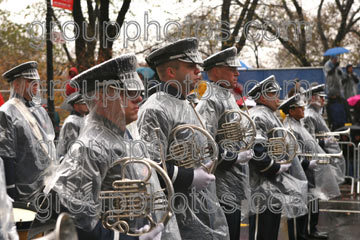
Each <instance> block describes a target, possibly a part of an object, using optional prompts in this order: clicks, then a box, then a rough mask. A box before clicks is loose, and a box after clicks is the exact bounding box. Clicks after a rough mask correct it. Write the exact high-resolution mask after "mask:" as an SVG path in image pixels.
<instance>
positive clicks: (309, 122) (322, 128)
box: [303, 105, 345, 183]
mask: <svg viewBox="0 0 360 240" xmlns="http://www.w3.org/2000/svg"><path fill="white" fill-rule="evenodd" d="M303 121H304V127H305V128H306V129H307V130H308V132H309V133H310V134H311V135H313V136H315V134H316V133H324V132H330V129H329V128H328V126H327V125H326V122H325V120H324V118H323V117H322V116H321V114H320V108H319V107H317V106H315V105H309V106H307V107H306V109H305V118H304V120H303ZM324 150H325V152H326V153H339V152H340V151H341V149H340V147H339V144H338V143H333V144H330V145H328V146H324ZM331 164H332V165H333V166H334V167H335V169H334V171H335V172H334V174H335V177H336V180H337V182H338V183H342V182H344V178H345V158H344V157H341V158H332V159H331Z"/></svg>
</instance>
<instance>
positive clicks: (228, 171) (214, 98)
mask: <svg viewBox="0 0 360 240" xmlns="http://www.w3.org/2000/svg"><path fill="white" fill-rule="evenodd" d="M203 96H204V98H203V99H201V100H200V102H199V104H198V105H197V106H196V110H197V111H198V112H199V113H200V114H201V116H202V117H203V119H204V121H205V123H206V127H207V128H208V130H209V132H210V133H211V135H212V136H213V138H214V139H216V133H217V131H218V128H219V127H220V126H219V125H218V124H221V122H220V118H221V117H222V115H223V114H224V112H225V111H227V110H236V111H241V110H240V109H239V106H238V105H237V103H236V101H235V98H234V96H233V94H232V93H231V92H230V91H229V90H228V89H226V88H223V87H221V86H218V85H217V84H215V83H212V82H211V83H208V84H207V90H206V92H205V93H204V95H203ZM219 147H220V146H219ZM219 161H226V160H224V159H219ZM235 161H236V159H235ZM220 164H221V163H220ZM248 171H249V167H248V164H247V163H246V164H241V165H240V164H236V163H233V164H231V165H230V166H226V167H224V168H223V167H221V165H220V166H219V167H218V168H217V169H216V171H215V176H216V191H217V196H218V198H219V200H220V202H222V203H223V204H225V205H228V204H229V202H224V201H225V196H229V194H231V195H232V197H235V199H234V201H232V203H231V204H235V205H236V207H237V208H239V209H240V207H241V201H242V200H249V197H250V186H249V176H248ZM242 207H244V206H242ZM242 214H244V212H243V211H242Z"/></svg>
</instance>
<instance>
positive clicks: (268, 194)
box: [249, 105, 308, 218]
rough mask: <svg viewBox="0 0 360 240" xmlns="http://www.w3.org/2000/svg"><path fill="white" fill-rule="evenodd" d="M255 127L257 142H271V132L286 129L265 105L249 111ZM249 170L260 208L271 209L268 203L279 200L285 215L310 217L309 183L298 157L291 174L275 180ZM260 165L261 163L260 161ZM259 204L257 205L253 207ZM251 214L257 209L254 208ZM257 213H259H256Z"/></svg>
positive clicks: (254, 193) (253, 192)
mask: <svg viewBox="0 0 360 240" xmlns="http://www.w3.org/2000/svg"><path fill="white" fill-rule="evenodd" d="M249 113H250V116H251V117H252V119H253V120H254V122H255V125H256V131H257V134H256V142H257V141H259V142H265V143H266V142H268V132H269V131H270V130H271V129H273V128H275V127H283V125H282V123H281V122H280V120H279V119H278V118H277V117H276V115H275V113H274V112H273V111H272V110H271V109H270V108H268V107H266V106H264V105H257V106H255V107H253V108H251V109H250V110H249ZM252 161H253V160H250V162H249V167H250V187H251V191H252V198H254V197H255V196H257V197H259V196H258V195H261V198H262V200H260V201H261V202H260V201H259V205H260V206H259V207H260V209H261V208H264V207H270V206H269V204H268V201H270V200H271V201H274V202H276V200H278V202H281V203H280V207H281V209H282V213H283V214H284V216H286V217H288V218H294V217H298V216H301V215H304V214H306V213H307V203H306V200H307V192H308V186H307V184H308V183H307V180H306V175H305V173H304V171H303V169H302V167H301V164H300V162H299V159H298V158H297V157H295V158H294V159H293V160H292V162H291V167H290V169H289V173H287V172H282V173H280V174H277V175H276V177H274V178H267V177H265V176H264V175H262V174H261V173H258V172H257V170H255V169H254V168H253V167H252ZM260 161H261V160H260ZM253 204H256V203H253ZM251 210H252V211H256V208H254V207H252V208H251ZM255 213H256V212H255Z"/></svg>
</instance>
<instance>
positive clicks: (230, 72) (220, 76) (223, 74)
mask: <svg viewBox="0 0 360 240" xmlns="http://www.w3.org/2000/svg"><path fill="white" fill-rule="evenodd" d="M215 68H216V69H215V71H216V72H215V74H216V78H217V80H222V81H227V82H228V83H229V84H226V85H225V84H224V85H223V86H224V87H226V88H235V87H236V83H237V79H238V76H239V71H238V70H237V68H236V67H228V66H218V67H215Z"/></svg>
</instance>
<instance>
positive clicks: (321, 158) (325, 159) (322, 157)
mask: <svg viewBox="0 0 360 240" xmlns="http://www.w3.org/2000/svg"><path fill="white" fill-rule="evenodd" d="M298 156H300V157H305V158H307V159H309V160H313V159H317V163H318V164H329V163H330V160H331V158H340V157H342V156H343V151H341V152H339V153H298Z"/></svg>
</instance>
